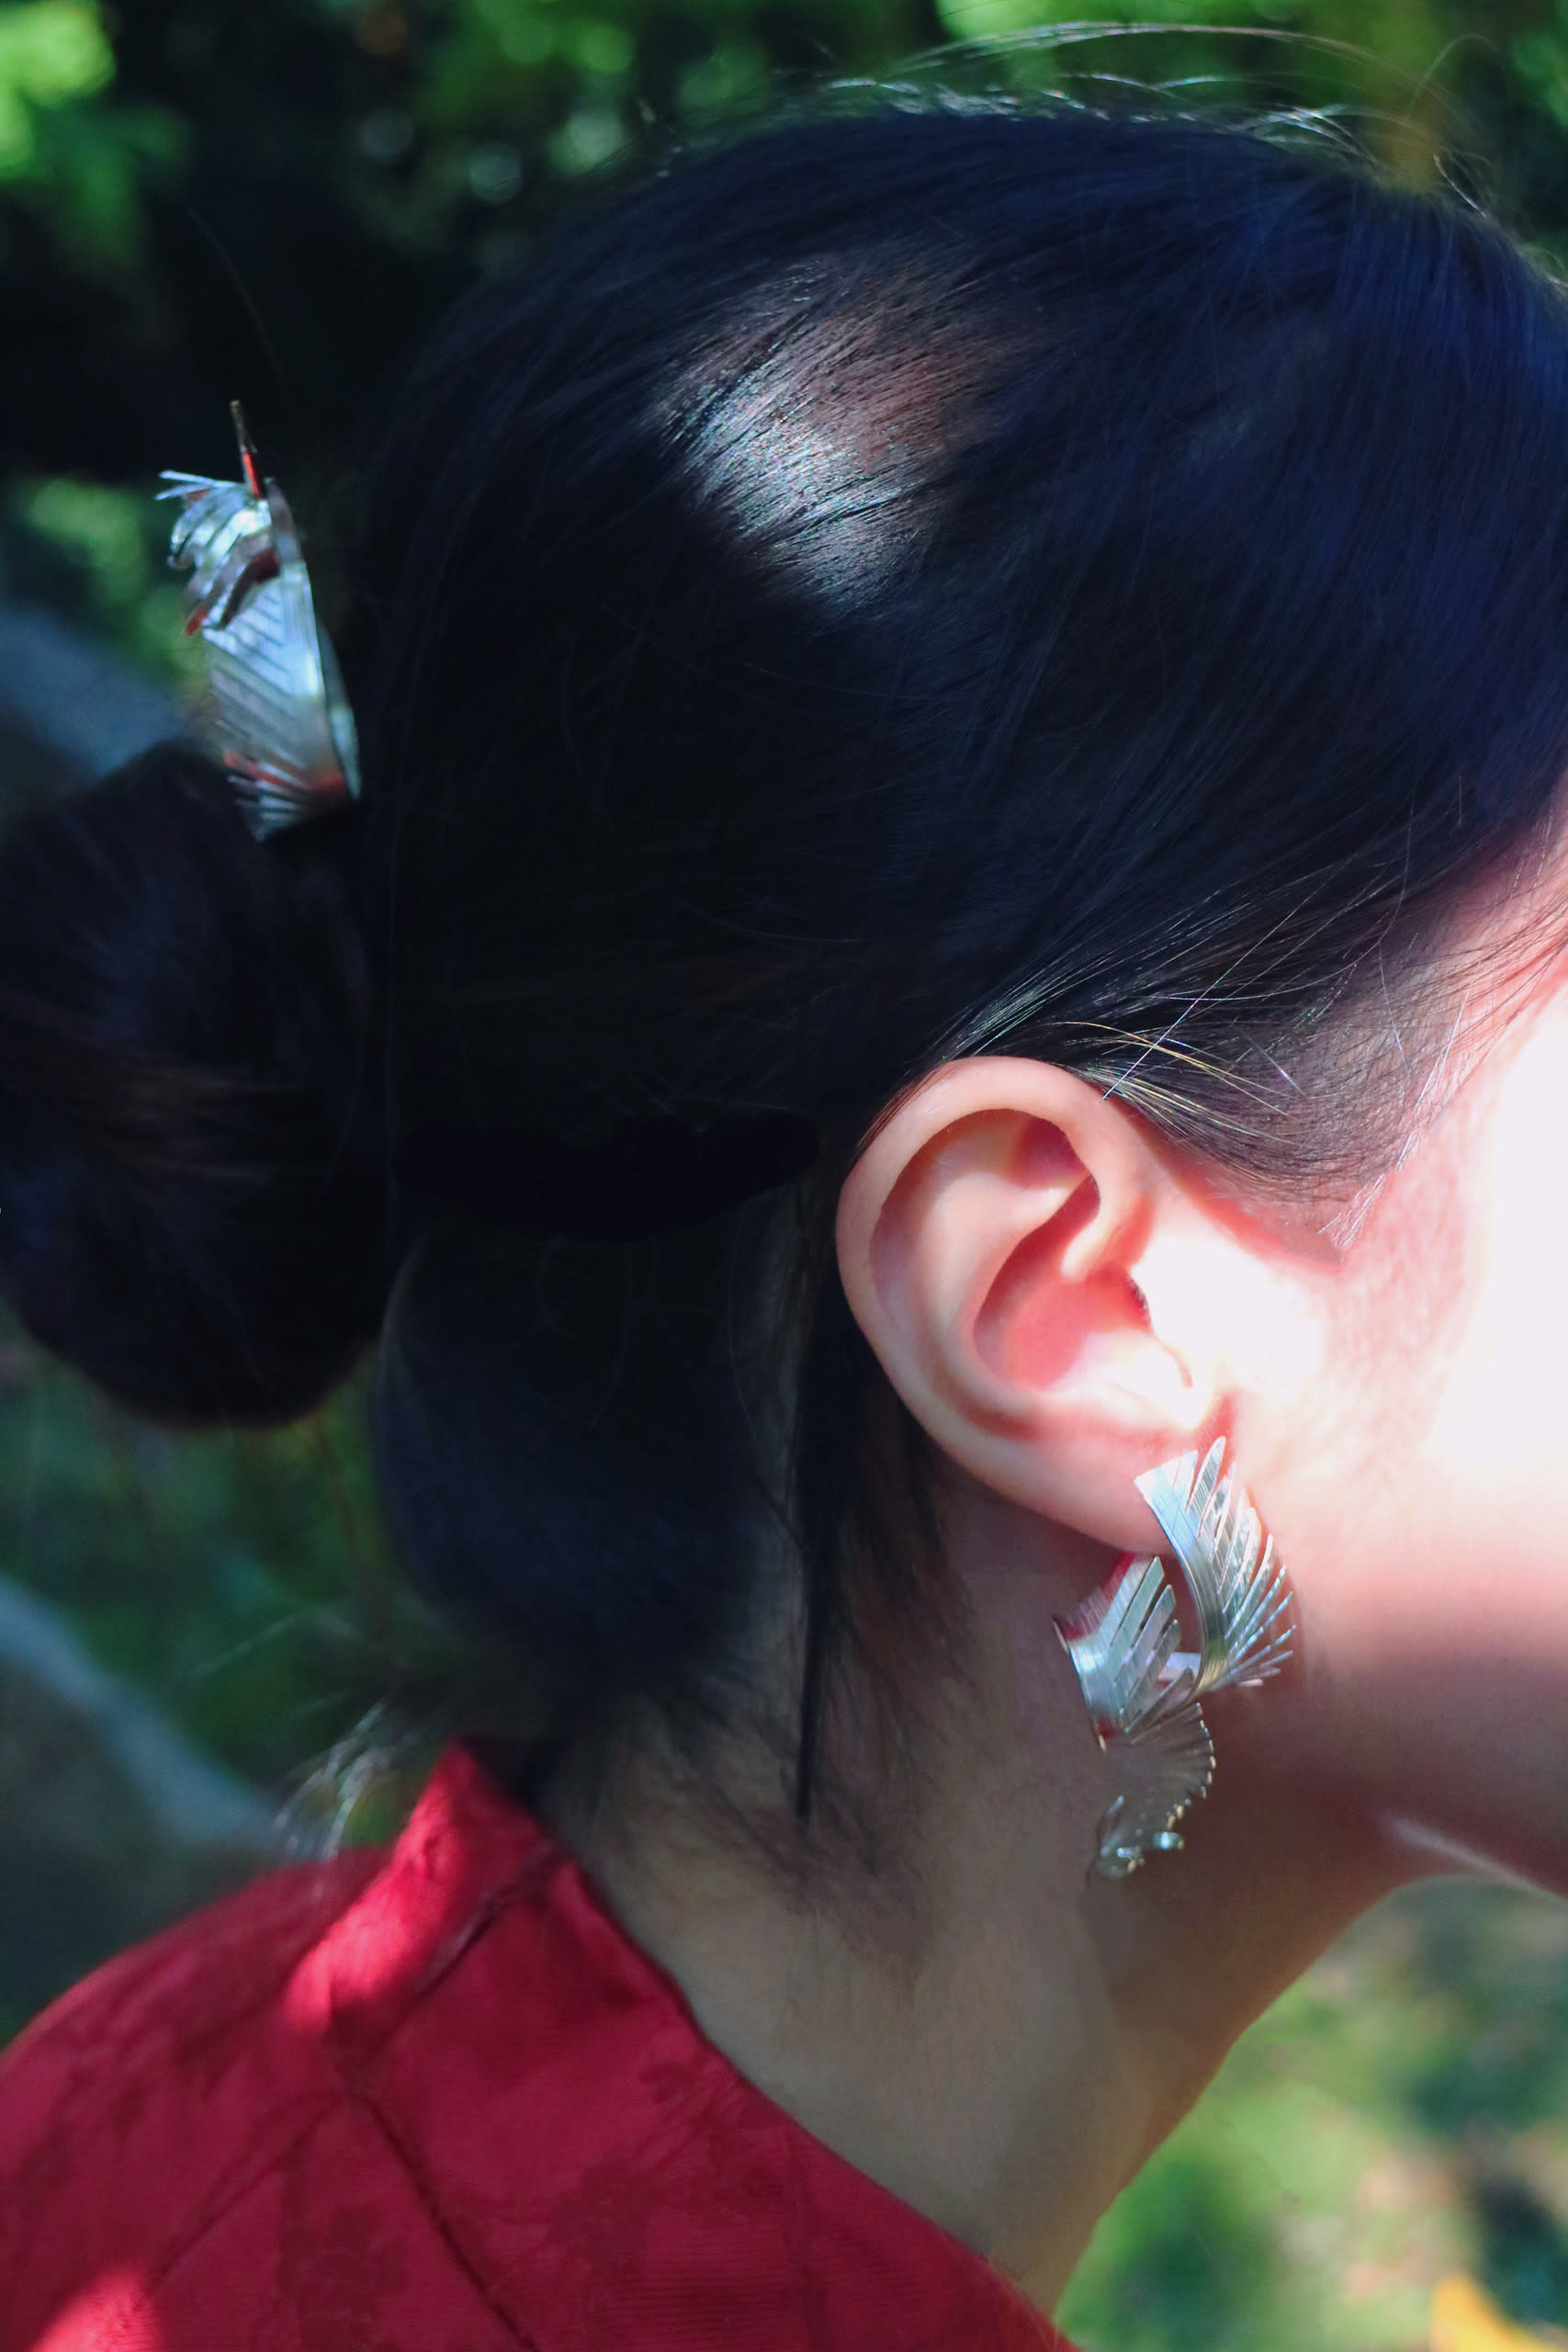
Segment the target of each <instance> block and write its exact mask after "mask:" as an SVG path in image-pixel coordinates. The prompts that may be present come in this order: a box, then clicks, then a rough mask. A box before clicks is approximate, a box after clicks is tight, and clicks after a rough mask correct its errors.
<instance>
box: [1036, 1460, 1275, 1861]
mask: <svg viewBox="0 0 1568 2352" xmlns="http://www.w3.org/2000/svg"><path fill="white" fill-rule="evenodd" d="M1224 1453H1225V1445H1224V1439H1223V1438H1216V1439H1215V1441H1214V1442H1213V1445H1212V1446H1211V1447H1210V1448H1209V1451H1208V1453H1206V1454H1205V1455H1204V1456H1203V1459H1202V1463H1201V1464H1200V1463H1199V1460H1198V1456H1197V1454H1196V1453H1183V1454H1179V1455H1178V1456H1177V1458H1176V1459H1175V1460H1174V1461H1171V1462H1162V1463H1161V1464H1160V1465H1159V1467H1158V1468H1157V1469H1156V1470H1150V1471H1147V1472H1145V1475H1144V1476H1143V1477H1141V1478H1139V1479H1137V1480H1136V1481H1135V1484H1136V1486H1137V1488H1138V1492H1139V1493H1140V1494H1141V1495H1142V1496H1143V1498H1144V1499H1145V1502H1146V1503H1147V1504H1148V1506H1149V1508H1150V1510H1152V1511H1153V1512H1154V1515H1155V1517H1156V1519H1157V1520H1158V1521H1159V1523H1160V1526H1161V1528H1162V1529H1163V1530H1164V1532H1165V1533H1166V1535H1167V1537H1168V1539H1169V1542H1170V1547H1171V1549H1172V1551H1173V1552H1174V1553H1175V1555H1176V1560H1177V1565H1178V1567H1179V1570H1180V1572H1181V1576H1182V1579H1183V1581H1184V1582H1185V1584H1186V1586H1187V1589H1188V1592H1189V1595H1190V1600H1191V1604H1192V1613H1193V1616H1194V1618H1195V1620H1196V1624H1197V1634H1198V1647H1197V1649H1196V1650H1183V1649H1182V1648H1181V1647H1180V1646H1179V1645H1180V1641H1181V1628H1180V1623H1179V1617H1178V1612H1177V1604H1176V1594H1175V1592H1174V1590H1173V1589H1172V1588H1171V1584H1170V1580H1169V1577H1168V1575H1167V1573H1166V1566H1165V1563H1164V1561H1163V1560H1161V1559H1160V1558H1159V1557H1157V1555H1137V1556H1134V1555H1133V1554H1131V1553H1123V1554H1122V1557H1121V1558H1120V1559H1119V1560H1118V1561H1117V1562H1116V1564H1115V1566H1113V1567H1112V1569H1111V1573H1110V1575H1109V1576H1108V1577H1106V1579H1105V1581H1104V1583H1103V1584H1101V1585H1100V1586H1099V1587H1098V1588H1097V1589H1096V1590H1095V1591H1093V1592H1091V1593H1090V1594H1089V1598H1088V1600H1085V1601H1084V1602H1083V1604H1082V1606H1081V1607H1080V1608H1078V1609H1077V1610H1075V1611H1074V1612H1073V1614H1072V1615H1071V1616H1070V1617H1065V1618H1058V1619H1057V1621H1056V1631H1057V1634H1059V1636H1060V1638H1061V1642H1062V1645H1063V1647H1064V1648H1065V1649H1066V1653H1067V1656H1068V1657H1069V1658H1070V1659H1071V1661H1072V1665H1073V1671H1074V1672H1075V1674H1076V1675H1077V1679H1078V1687H1079V1689H1080V1690H1081V1691H1082V1692H1083V1695H1084V1703H1085V1704H1086V1706H1087V1707H1088V1709H1089V1722H1090V1724H1092V1725H1093V1728H1094V1734H1095V1737H1096V1738H1097V1739H1098V1740H1099V1742H1100V1746H1101V1747H1103V1748H1105V1749H1106V1750H1108V1751H1112V1750H1113V1751H1114V1753H1115V1756H1116V1759H1117V1762H1118V1764H1119V1765H1120V1767H1121V1769H1122V1779H1123V1782H1124V1785H1123V1787H1122V1791H1121V1792H1120V1794H1119V1795H1118V1796H1117V1797H1116V1799H1115V1801H1114V1803H1113V1804H1111V1808H1110V1810H1109V1811H1108V1812H1107V1814H1106V1815H1105V1817H1104V1819H1103V1820H1102V1821H1101V1823H1100V1848H1099V1851H1098V1853H1097V1855H1096V1857H1095V1868H1096V1869H1097V1870H1098V1871H1100V1873H1101V1874H1102V1875H1103V1876H1104V1877H1106V1878H1126V1877H1127V1876H1128V1875H1129V1873H1130V1872H1131V1871H1135V1870H1136V1869H1137V1868H1138V1865H1139V1864H1140V1863H1141V1862H1142V1861H1144V1860H1145V1859H1146V1857H1147V1856H1148V1855H1149V1854H1150V1853H1171V1852H1174V1851H1175V1850H1177V1849H1179V1847H1180V1845H1181V1842H1182V1841H1181V1837H1180V1834H1179V1830H1178V1827H1177V1824H1178V1823H1179V1821H1180V1820H1181V1818H1182V1815H1184V1814H1185V1813H1186V1812H1187V1811H1188V1809H1189V1807H1190V1805H1191V1804H1194V1803H1195V1801H1196V1800H1197V1799H1198V1798H1199V1797H1201V1796H1203V1795H1205V1794H1206V1793H1207V1792H1208V1787H1209V1783H1210V1781H1212V1780H1213V1775H1214V1744H1213V1739H1212V1738H1211V1737H1210V1736H1209V1726H1208V1724H1206V1723H1205V1722H1204V1720H1203V1712H1202V1709H1201V1706H1200V1705H1199V1703H1198V1702H1199V1700H1200V1699H1201V1696H1202V1695H1203V1693H1204V1692H1205V1691H1219V1690H1223V1689H1224V1687H1225V1685H1226V1684H1227V1683H1249V1682H1262V1681H1264V1680H1266V1679H1268V1677H1269V1675H1272V1674H1278V1672H1279V1671H1280V1668H1281V1667H1282V1666H1283V1665H1284V1663H1285V1661H1286V1659H1287V1658H1288V1657H1290V1655H1291V1652H1292V1647H1293V1645H1294V1639H1295V1622H1294V1608H1293V1604H1292V1596H1291V1587H1290V1580H1289V1578H1288V1577H1287V1576H1286V1574H1285V1570H1284V1568H1283V1566H1281V1564H1280V1561H1279V1560H1278V1559H1277V1558H1276V1556H1275V1553H1274V1540H1273V1538H1272V1536H1270V1537H1269V1538H1268V1539H1267V1541H1265V1538H1264V1534H1263V1530H1262V1527H1261V1525H1260V1524H1259V1522H1258V1513H1257V1512H1256V1511H1255V1510H1253V1508H1252V1505H1251V1503H1250V1502H1249V1501H1248V1499H1247V1494H1246V1491H1245V1489H1244V1488H1243V1487H1242V1486H1241V1485H1240V1483H1239V1481H1238V1480H1237V1479H1236V1478H1235V1476H1232V1475H1231V1474H1230V1473H1228V1472H1226V1471H1225V1470H1224Z"/></svg>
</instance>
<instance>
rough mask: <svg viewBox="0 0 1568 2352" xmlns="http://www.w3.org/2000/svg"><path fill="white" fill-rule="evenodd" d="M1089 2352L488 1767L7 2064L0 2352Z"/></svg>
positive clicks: (113, 1975)
mask: <svg viewBox="0 0 1568 2352" xmlns="http://www.w3.org/2000/svg"><path fill="white" fill-rule="evenodd" d="M520 2346H525V2347H528V2352H717V2348H718V2347H721V2346H722V2347H724V2348H725V2352H1049V2348H1050V2347H1053V2346H1055V2347H1056V2352H1066V2347H1065V2346H1062V2343H1061V2339H1060V2337H1058V2336H1057V2335H1055V2333H1054V2331H1053V2330H1052V2329H1051V2328H1049V2327H1048V2326H1047V2325H1046V2324H1045V2323H1044V2322H1043V2320H1041V2319H1040V2318H1038V2317H1037V2316H1035V2315H1034V2314H1033V2313H1032V2312H1031V2311H1030V2310H1029V2309H1028V2308H1027V2307H1026V2306H1025V2304H1024V2303H1023V2302H1022V2301H1021V2299H1020V2298H1019V2297H1018V2296H1017V2295H1016V2294H1015V2293H1014V2291H1013V2290H1012V2289H1011V2288H1010V2286H1009V2285H1008V2284H1007V2283H1006V2282H1005V2281H1004V2280H1003V2279H1002V2278H999V2277H998V2274H997V2273H996V2272H994V2271H993V2270H991V2269H990V2268H989V2267H987V2265H986V2264H985V2263H984V2262H982V2261H981V2260H980V2259H979V2258H978V2257H977V2256H975V2255H973V2254H971V2253H970V2252H969V2251H968V2250H967V2249H966V2248H965V2247H964V2246H962V2245H959V2244H958V2242H957V2241H956V2240H955V2239H953V2238H951V2237H949V2236H948V2235H947V2234H946V2233H944V2232H943V2231H942V2230H940V2229H938V2228H937V2227H936V2226H935V2225H934V2224H933V2223H931V2222H928V2221H925V2220H923V2219H922V2218H921V2217H920V2216H919V2214H917V2213H916V2212H914V2211H912V2210H911V2209H910V2208H909V2207H908V2206H906V2205H903V2204H901V2203H900V2202H899V2201H898V2200H897V2199H896V2198H894V2197H892V2196H890V2195H889V2194H888V2193H887V2191H886V2189H883V2188H878V2187H877V2186H876V2185H875V2184H874V2182H872V2181H871V2180H868V2179H867V2178H866V2177H864V2175H863V2174H861V2173H858V2172H856V2171H854V2170H853V2169H852V2167H851V2166H850V2165H847V2164H845V2163H843V2162H842V2161H841V2160H840V2158H839V2157H837V2156H835V2155H833V2154H830V2153H829V2150H828V2149H827V2148H825V2147H824V2146H823V2145H822V2144H821V2143H820V2142H819V2141H818V2140H815V2139H813V2138H812V2137H811V2135H810V2133H809V2132H807V2131H805V2130H804V2129H803V2128H802V2127H801V2126H800V2125H799V2124H798V2123H796V2122H795V2120H793V2119H792V2118H791V2117H790V2116H788V2115H786V2114H785V2113H784V2110H783V2109H780V2108H778V2107H776V2106H774V2105H773V2102H772V2101H771V2100H769V2099H767V2098H764V2097H763V2096H762V2094H761V2092H760V2091H758V2090H757V2089H755V2088H754V2087H753V2086H752V2085H750V2083H748V2082H747V2081H746V2080H745V2079H744V2077H743V2076H742V2075H739V2074H738V2073H737V2072H736V2070H735V2068H734V2067H733V2066H732V2065H731V2064H729V2062H728V2059H726V2058H724V2057H723V2056H721V2055H720V2053H719V2052H717V2051H716V2050H715V2049H714V2047H713V2046H712V2044H711V2043H709V2042H707V2041H704V2039H703V2037H702V2035H701V2034H700V2033H699V2031H698V2030H697V2027H696V2024H695V2022H694V2018H693V2017H692V2014H691V2011H690V2010H689V2009H688V2007H686V2004H685V2002H684V2000H683V1999H682V1996H681V1994H680V1992H679V1991H678V1990H677V1988H676V1987H675V1985H673V1984H672V1983H671V1981H670V1980H669V1978H668V1977H666V1976H665V1975H663V1974H662V1973H660V1970H658V1969H657V1968H656V1967H654V1966H653V1964H652V1963H651V1962H649V1960H648V1959H646V1958H645V1957H644V1955H643V1954H642V1953H641V1952H640V1951H637V1949H636V1947H635V1946H634V1945H632V1944H631V1943H629V1942H628V1941H627V1939H626V1936H625V1935H624V1934H623V1933H622V1931H621V1930H620V1929H619V1928H617V1927H616V1926H615V1923H614V1922H613V1921H612V1920H611V1919H610V1917H608V1915H607V1914H606V1913H605V1911H604V1909H603V1908H602V1907H601V1905H600V1904H599V1903H598V1901H597V1900H596V1899H595V1897H594V1895H593V1894H592V1890H591V1889H590V1887H589V1885H588V1883H587V1882H586V1880H585V1879H584V1877H583V1875H582V1872H581V1870H580V1869H579V1868H578V1866H577V1865H576V1863H574V1862H573V1861H572V1860H571V1859H570V1856H569V1855H568V1854H566V1853H565V1852H564V1851H563V1850H562V1849H561V1848H559V1847H558V1846H557V1845H555V1844H554V1843H553V1842H552V1841H551V1840H550V1839H549V1838H547V1836H546V1835H545V1833H544V1832H543V1831H542V1830H541V1829H540V1828H539V1826H538V1825H537V1824H536V1822H534V1821H533V1820H532V1819H531V1818H530V1817H529V1815H527V1814H526V1813H525V1812H524V1811H523V1810H522V1809H521V1807H520V1806H518V1805H517V1804H515V1803H514V1802H513V1800H512V1799H511V1798H510V1797H508V1796H506V1795H504V1794H503V1793H502V1791H501V1790H500V1789H499V1787H498V1786H497V1785H496V1784H495V1783H494V1782H493V1781H491V1779H490V1778H489V1777H488V1776H487V1775H486V1773H485V1772H484V1770H483V1769H482V1767H481V1766H480V1765H479V1762H478V1761H477V1759H476V1758H474V1757H473V1756H472V1755H471V1754H470V1753H469V1752H468V1750H467V1749H464V1748H461V1747H457V1748H453V1749H451V1750H449V1751H448V1753H447V1755H446V1758H444V1759H443V1761H442V1763H441V1765H440V1767H439V1769H438V1770H437V1771H436V1772H435V1774H434V1778H433V1779H432V1781H431V1782H430V1784H429V1786H428V1787H427V1788H426V1790H425V1792H424V1794H423V1797H422V1798H421V1800H420V1803H419V1805H418V1807H417V1808H416V1810H415V1812H414V1815H413V1817H412V1821H411V1822H410V1824H409V1826H408V1828H407V1829H406V1831H405V1832H404V1834H403V1836H402V1837H401V1838H400V1840H399V1841H398V1844H397V1846H396V1847H395V1848H394V1849H392V1851H391V1853H390V1855H389V1856H388V1855H383V1854H377V1853H367V1852H364V1851H360V1852H355V1853H350V1854H346V1855H344V1857H343V1858H342V1859H340V1860H337V1861H335V1862H329V1863H325V1864H321V1865H317V1866H313V1867H310V1868H307V1869H300V1870H292V1871H282V1872H279V1873H278V1874H277V1875H276V1876H274V1877H271V1878H267V1879H264V1880H262V1881H261V1882H260V1883H257V1884H256V1885H254V1886H252V1887H248V1888H246V1889H245V1890H244V1891H243V1893H242V1894H236V1895H232V1896H231V1897H230V1898H229V1899H228V1900H227V1901H225V1902H222V1903H220V1904H217V1905H213V1906H212V1907H211V1908H210V1909H209V1910H207V1911H205V1912H203V1913H201V1914H199V1915H198V1916H197V1917H196V1918H194V1919H192V1920H189V1921H186V1923H184V1924H183V1925H181V1926H179V1927H177V1928H173V1929H171V1930H170V1931H169V1932H168V1933H167V1934H165V1935H163V1936H160V1937H159V1938H157V1939H155V1940H154V1941H153V1942H152V1943H149V1944H145V1945H143V1946H141V1948H140V1949H139V1950H138V1951H132V1952H129V1953H127V1954H125V1955H124V1957H122V1958H121V1959H118V1960H116V1961H112V1962H110V1963H109V1965H108V1966H107V1968H103V1969H100V1970H99V1971H98V1972H97V1973H96V1975H95V1976H92V1977H90V1978H89V1979H88V1980H87V1982H86V1983H85V1985H79V1986H78V1987H77V1988H76V1990H75V1991H74V1992H73V1993H70V1994H68V1995H67V1996H66V1997H65V1998H64V1999H63V2000H62V2001H60V2002H57V2003H56V2005H55V2006H54V2007H53V2008H51V2010H49V2011H48V2012H47V2014H46V2015H45V2016H44V2017H43V2018H40V2019H39V2021H38V2022H37V2023H36V2024H35V2025H34V2026H32V2027H31V2028H30V2029H29V2030H28V2032H27V2033H25V2034H24V2035H23V2036H22V2038H21V2040H20V2041H18V2042H17V2044H16V2045H15V2046H14V2047H13V2048H12V2049H11V2050H10V2051H9V2052H6V2055H5V2057H4V2058H3V2059H0V2352H518V2347H520Z"/></svg>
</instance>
